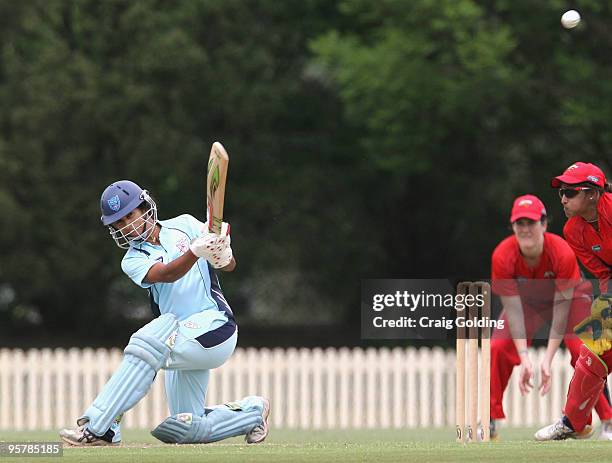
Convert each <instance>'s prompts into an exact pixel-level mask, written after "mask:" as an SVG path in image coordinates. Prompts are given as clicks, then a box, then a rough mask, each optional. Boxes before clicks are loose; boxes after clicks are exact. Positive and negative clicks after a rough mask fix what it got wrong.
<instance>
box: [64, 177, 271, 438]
mask: <svg viewBox="0 0 612 463" xmlns="http://www.w3.org/2000/svg"><path fill="white" fill-rule="evenodd" d="M100 201H101V203H100V206H101V209H102V218H101V219H102V224H103V225H104V226H107V227H108V229H109V232H110V235H111V237H112V238H113V239H114V240H115V242H116V243H117V245H118V246H119V247H121V248H124V249H127V252H126V253H125V256H124V257H123V260H122V262H121V268H122V269H123V271H124V272H125V274H126V275H127V276H128V277H130V279H131V280H132V281H134V283H136V284H137V285H138V286H141V287H142V288H145V289H146V290H148V292H149V295H150V298H151V304H152V307H153V309H154V312H156V316H157V317H156V318H155V319H154V320H153V321H151V322H150V323H148V324H146V325H145V326H143V327H142V328H141V329H140V330H138V331H137V332H136V333H134V334H133V335H132V337H131V338H130V341H129V343H128V345H127V347H126V348H125V351H124V357H123V360H122V362H121V364H120V365H119V368H118V369H117V370H116V371H115V373H114V374H113V376H112V377H111V378H110V380H109V381H108V382H107V383H106V385H105V386H104V388H103V389H102V391H101V392H100V394H99V395H98V396H97V397H96V399H95V400H94V401H93V403H92V404H91V405H90V406H89V407H88V408H87V410H85V412H84V413H83V415H82V416H81V417H80V418H79V419H78V420H77V427H76V428H75V429H63V430H62V431H60V436H61V438H62V439H63V440H64V441H65V442H67V443H68V444H71V445H75V446H102V445H118V444H120V443H121V428H120V421H121V416H122V415H123V413H124V412H126V411H127V410H129V409H130V408H132V407H133V406H134V405H136V403H138V401H139V400H140V399H142V398H143V397H144V396H145V394H146V393H147V391H148V390H149V388H150V387H151V384H152V383H153V380H154V379H155V375H156V374H157V372H158V371H159V370H160V369H162V368H163V369H164V370H165V388H166V397H167V399H168V407H169V409H170V416H169V417H168V418H166V419H165V420H164V421H163V422H162V423H160V424H159V425H158V426H157V427H156V428H155V429H154V430H153V431H152V432H151V433H152V434H153V436H155V437H156V438H158V439H159V440H161V441H163V442H166V443H176V444H188V443H189V444H193V443H207V442H214V441H218V440H221V439H225V438H228V437H233V436H240V435H244V436H245V438H246V441H247V443H253V444H255V443H260V442H263V440H264V439H265V438H266V436H267V435H268V422H267V420H268V415H269V413H270V404H269V402H268V400H267V399H265V398H263V397H259V396H249V397H245V398H243V399H242V400H239V401H237V402H232V403H227V404H224V405H217V406H213V407H205V406H204V401H205V397H206V390H207V388H208V380H209V377H210V370H211V369H213V368H217V367H219V366H221V365H222V364H223V363H225V362H226V361H227V360H228V359H229V358H230V356H231V355H232V353H233V352H234V349H235V347H236V342H237V339H238V328H237V326H236V321H235V319H234V315H233V313H232V310H231V309H230V306H229V304H228V303H227V301H226V300H225V298H224V296H223V293H222V291H221V287H220V285H219V280H218V278H217V275H216V273H215V269H219V270H222V271H228V272H231V271H233V270H234V268H235V267H236V260H235V259H234V256H233V252H232V248H231V246H230V243H231V240H230V235H229V226H228V224H227V223H223V227H222V233H221V234H220V235H217V234H214V233H209V232H208V227H207V226H206V224H204V223H202V222H200V221H198V220H197V219H196V218H194V217H192V216H190V215H187V214H185V215H181V216H178V217H175V218H173V219H169V220H158V219H157V206H156V204H155V201H154V200H153V199H152V198H151V196H150V195H149V194H148V192H147V191H146V190H143V189H142V188H140V187H139V186H138V185H137V184H135V183H134V182H131V181H129V180H121V181H118V182H115V183H112V184H111V185H110V186H108V188H106V189H105V190H104V192H103V193H102V198H101V200H100Z"/></svg>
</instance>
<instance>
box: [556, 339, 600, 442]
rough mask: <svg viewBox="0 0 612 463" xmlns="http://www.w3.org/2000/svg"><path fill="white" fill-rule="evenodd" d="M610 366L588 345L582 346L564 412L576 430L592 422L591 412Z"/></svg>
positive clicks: (580, 429)
mask: <svg viewBox="0 0 612 463" xmlns="http://www.w3.org/2000/svg"><path fill="white" fill-rule="evenodd" d="M607 376H608V368H607V367H606V365H605V364H604V363H603V361H602V360H601V359H600V358H599V356H597V355H596V354H595V353H594V352H592V351H591V350H590V349H588V348H587V347H586V346H584V345H583V346H582V347H581V348H580V357H578V361H577V362H576V367H575V371H574V376H573V377H572V380H571V382H570V385H569V390H568V391H567V402H566V404H565V409H564V413H565V415H566V416H567V417H568V418H569V421H570V423H571V424H572V426H573V428H574V430H575V431H582V430H583V429H584V426H585V425H586V424H588V423H589V422H590V419H591V412H592V410H593V407H594V406H595V403H596V402H597V399H598V398H599V394H600V393H601V391H602V389H603V387H604V385H605V382H606V377H607Z"/></svg>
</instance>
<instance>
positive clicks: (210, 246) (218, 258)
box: [189, 222, 233, 269]
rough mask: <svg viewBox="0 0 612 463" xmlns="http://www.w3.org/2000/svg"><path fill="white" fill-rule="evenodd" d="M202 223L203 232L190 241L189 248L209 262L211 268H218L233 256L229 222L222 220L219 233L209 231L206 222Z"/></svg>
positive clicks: (228, 261)
mask: <svg viewBox="0 0 612 463" xmlns="http://www.w3.org/2000/svg"><path fill="white" fill-rule="evenodd" d="M204 225H205V228H204V233H203V234H202V235H201V236H199V237H197V238H195V239H194V240H193V241H192V242H191V244H190V245H189V249H191V252H193V253H194V254H195V255H196V256H198V257H201V258H203V259H206V260H207V261H208V262H210V264H211V265H212V266H213V268H216V269H218V268H223V267H225V266H227V265H229V263H230V262H231V261H232V257H233V253H232V248H231V246H230V244H231V241H232V239H231V237H230V234H229V231H230V226H229V224H228V223H226V222H223V225H222V226H221V234H220V235H217V234H216V233H210V232H209V231H208V223H206V224H204Z"/></svg>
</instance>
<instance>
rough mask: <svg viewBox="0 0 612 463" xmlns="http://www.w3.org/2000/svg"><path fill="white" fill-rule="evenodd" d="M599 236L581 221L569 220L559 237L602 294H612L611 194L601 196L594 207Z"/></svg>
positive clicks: (576, 217) (572, 218)
mask: <svg viewBox="0 0 612 463" xmlns="http://www.w3.org/2000/svg"><path fill="white" fill-rule="evenodd" d="M597 213H598V215H599V221H598V225H599V232H597V230H595V228H594V227H593V226H592V225H591V224H590V223H588V222H587V221H586V220H584V219H583V218H582V217H578V216H574V217H571V218H570V219H569V220H568V221H567V222H566V223H565V226H564V227H563V235H564V236H565V239H566V240H567V242H568V243H569V245H570V246H571V247H572V249H573V250H574V252H575V253H576V255H577V256H578V258H579V259H580V262H582V265H584V266H585V267H586V269H587V270H588V271H589V272H591V273H592V274H593V276H595V278H597V279H598V280H599V289H600V291H601V292H602V293H606V292H612V284H611V279H610V278H611V276H612V193H604V194H603V196H602V197H601V198H600V199H599V202H598V203H597Z"/></svg>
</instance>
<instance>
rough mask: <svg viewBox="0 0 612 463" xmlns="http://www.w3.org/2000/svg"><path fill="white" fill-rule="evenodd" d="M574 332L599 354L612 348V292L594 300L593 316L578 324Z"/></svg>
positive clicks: (592, 306)
mask: <svg viewBox="0 0 612 463" xmlns="http://www.w3.org/2000/svg"><path fill="white" fill-rule="evenodd" d="M574 333H576V334H577V335H578V337H579V338H580V339H582V342H584V343H585V344H586V345H587V347H588V348H589V349H591V350H592V351H593V352H595V353H596V354H597V355H601V354H603V353H604V352H605V351H607V350H610V349H611V348H612V294H602V295H600V296H599V297H598V298H597V299H595V300H594V301H593V304H592V305H591V316H589V317H587V318H585V319H584V320H583V321H581V322H580V323H579V324H578V325H576V326H575V327H574Z"/></svg>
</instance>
